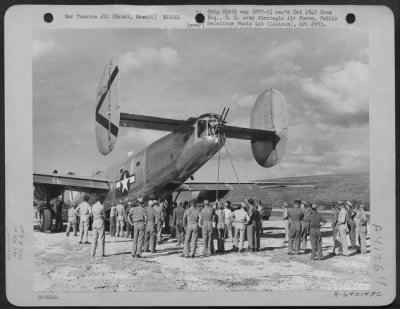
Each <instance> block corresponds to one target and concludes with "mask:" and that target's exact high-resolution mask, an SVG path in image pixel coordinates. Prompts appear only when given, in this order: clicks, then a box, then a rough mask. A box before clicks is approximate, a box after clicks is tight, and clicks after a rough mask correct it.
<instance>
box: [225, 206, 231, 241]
mask: <svg viewBox="0 0 400 309" xmlns="http://www.w3.org/2000/svg"><path fill="white" fill-rule="evenodd" d="M224 206H225V207H224V217H225V239H226V238H228V237H229V240H230V241H233V236H232V234H233V233H232V228H233V227H232V211H231V202H230V201H226V202H225V204H224Z"/></svg>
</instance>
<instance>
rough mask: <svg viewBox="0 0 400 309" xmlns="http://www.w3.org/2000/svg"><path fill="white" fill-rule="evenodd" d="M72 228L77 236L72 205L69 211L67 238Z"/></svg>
mask: <svg viewBox="0 0 400 309" xmlns="http://www.w3.org/2000/svg"><path fill="white" fill-rule="evenodd" d="M71 227H72V230H73V231H74V235H75V236H76V229H75V209H74V204H71V205H70V206H69V209H68V223H67V236H69V232H70V230H71Z"/></svg>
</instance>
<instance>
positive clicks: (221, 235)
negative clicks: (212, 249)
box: [216, 203, 225, 253]
mask: <svg viewBox="0 0 400 309" xmlns="http://www.w3.org/2000/svg"><path fill="white" fill-rule="evenodd" d="M216 221H217V252H218V253H222V252H224V251H225V246H224V245H225V212H224V206H223V204H222V203H218V209H217V211H216Z"/></svg>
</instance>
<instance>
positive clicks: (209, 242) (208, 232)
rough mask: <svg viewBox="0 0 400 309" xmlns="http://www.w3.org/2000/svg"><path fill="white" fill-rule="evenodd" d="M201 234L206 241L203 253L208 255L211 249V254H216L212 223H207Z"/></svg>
mask: <svg viewBox="0 0 400 309" xmlns="http://www.w3.org/2000/svg"><path fill="white" fill-rule="evenodd" d="M201 233H202V236H203V240H204V248H203V253H204V254H206V253H207V251H208V248H210V252H211V253H214V235H213V227H212V224H211V222H207V223H204V224H203V227H202V229H201Z"/></svg>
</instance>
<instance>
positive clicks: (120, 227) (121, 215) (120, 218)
mask: <svg viewBox="0 0 400 309" xmlns="http://www.w3.org/2000/svg"><path fill="white" fill-rule="evenodd" d="M115 212H116V213H115V214H116V216H117V228H116V236H117V237H123V236H124V222H125V218H126V213H125V207H124V205H122V200H119V203H118V204H117V206H116V207H115Z"/></svg>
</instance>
